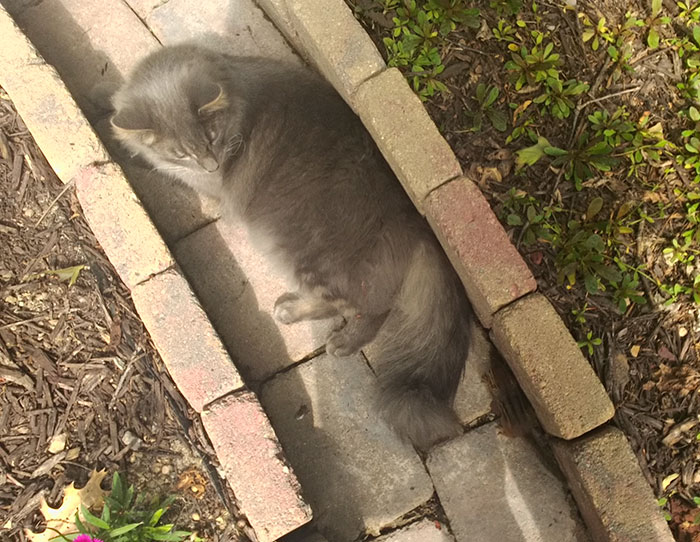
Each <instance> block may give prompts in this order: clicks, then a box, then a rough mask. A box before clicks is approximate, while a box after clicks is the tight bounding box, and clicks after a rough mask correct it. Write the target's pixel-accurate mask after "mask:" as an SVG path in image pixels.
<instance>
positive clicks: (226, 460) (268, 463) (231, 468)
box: [202, 392, 311, 542]
mask: <svg viewBox="0 0 700 542" xmlns="http://www.w3.org/2000/svg"><path fill="white" fill-rule="evenodd" d="M202 423H203V424H204V428H205V430H206V432H207V434H208V435H209V438H210V439H211V442H212V444H213V445H214V450H215V451H216V455H217V457H218V458H219V462H220V463H221V466H222V467H223V470H224V473H225V475H226V479H227V480H228V483H229V485H230V486H231V489H233V493H234V495H235V496H236V501H237V502H238V504H239V506H240V509H241V512H243V513H244V514H245V516H246V518H247V519H248V521H249V522H250V525H251V527H253V530H254V531H255V534H256V535H257V538H258V541H259V542H272V541H274V540H277V539H278V538H279V537H281V536H283V535H285V534H287V533H289V532H291V531H293V530H294V529H296V528H298V527H300V526H302V525H304V524H305V523H307V522H308V521H309V520H310V519H311V510H310V508H309V507H308V505H307V504H306V503H305V502H304V499H303V498H302V496H301V488H300V487H299V482H298V481H297V479H296V477H295V476H294V473H293V472H292V470H291V469H290V467H289V465H287V463H286V462H285V461H284V460H283V459H282V457H283V456H282V454H283V452H282V449H281V448H280V445H279V442H278V441H277V437H276V436H275V432H274V431H273V430H272V427H271V426H270V422H269V420H268V419H267V417H266V416H265V413H264V412H263V410H262V408H261V407H260V403H258V400H257V399H256V397H255V395H254V394H252V393H250V392H241V393H237V394H235V395H233V396H230V397H226V398H224V399H221V400H219V401H217V402H216V403H214V404H212V405H210V406H209V407H208V408H207V409H206V410H205V411H204V412H203V413H202Z"/></svg>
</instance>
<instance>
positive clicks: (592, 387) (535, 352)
mask: <svg viewBox="0 0 700 542" xmlns="http://www.w3.org/2000/svg"><path fill="white" fill-rule="evenodd" d="M491 336H492V338H493V342H494V343H495V345H496V346H497V347H498V350H499V351H500V352H501V354H502V355H503V357H504V358H505V359H506V361H507V362H508V365H510V368H511V369H512V370H513V374H514V375H515V377H516V378H517V379H518V382H519V383H520V386H521V387H522V389H523V391H524V392H525V394H526V395H527V397H528V399H529V400H530V402H531V403H532V406H533V408H534V409H535V412H536V413H537V417H538V419H539V420H540V423H541V424H542V426H543V427H544V429H545V430H546V431H547V432H548V433H550V434H551V435H554V436H556V437H560V438H563V439H567V440H570V439H574V438H576V437H579V436H581V435H582V434H584V433H586V432H588V431H590V430H592V429H594V428H596V427H598V426H599V425H602V424H603V423H605V422H607V421H608V420H609V419H610V418H612V416H613V414H615V408H614V407H613V404H612V402H611V401H610V399H609V398H608V396H607V394H606V393H605V389H604V388H603V385H602V384H601V383H600V380H598V377H597V376H596V374H595V373H594V372H593V369H592V368H591V366H590V365H589V363H588V361H586V358H584V357H583V354H582V353H581V349H580V348H579V347H578V345H577V344H576V341H574V338H573V337H572V336H571V334H570V333H569V330H568V329H567V328H566V326H565V325H564V322H563V321H562V319H561V318H560V317H559V315H558V314H557V313H556V311H555V310H554V307H552V305H551V304H550V303H549V301H547V299H546V298H545V297H544V296H542V295H540V294H530V295H528V296H527V297H525V298H523V299H519V300H518V301H516V302H515V303H513V304H512V305H510V306H508V307H506V308H504V309H501V310H500V311H499V312H498V313H497V314H496V315H495V317H494V319H493V328H492V329H491Z"/></svg>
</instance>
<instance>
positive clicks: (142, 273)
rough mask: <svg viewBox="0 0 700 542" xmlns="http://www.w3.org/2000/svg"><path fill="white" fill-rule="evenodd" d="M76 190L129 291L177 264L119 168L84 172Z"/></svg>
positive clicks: (101, 167)
mask: <svg viewBox="0 0 700 542" xmlns="http://www.w3.org/2000/svg"><path fill="white" fill-rule="evenodd" d="M75 187H76V191H77V193H78V198H79V199H80V205H81V207H82V209H83V213H84V214H85V218H86V220H87V221H88V224H90V228H91V229H92V231H93V232H95V235H96V236H97V238H98V239H99V240H100V245H102V248H103V249H104V251H105V253H106V254H107V256H108V257H109V260H110V261H111V262H112V265H114V268H115V269H116V270H117V273H119V276H120V277H121V279H122V280H123V281H124V284H126V286H127V287H128V288H129V289H133V288H134V286H136V285H137V284H139V283H140V282H143V281H144V280H146V279H148V278H149V277H151V276H152V275H155V274H157V273H161V272H163V271H165V270H166V269H168V268H170V267H172V266H173V265H174V264H175V262H174V260H173V258H172V255H171V254H170V251H169V250H168V247H167V246H166V245H165V243H164V242H163V240H162V238H161V237H160V235H158V232H157V231H156V229H155V227H154V225H153V223H152V222H151V219H150V218H149V216H148V215H147V214H146V211H144V209H143V207H142V206H141V202H140V201H139V200H138V199H136V198H135V197H134V193H133V192H132V191H131V189H130V187H129V185H128V183H127V180H126V178H125V177H124V175H123V173H122V171H121V169H120V168H119V166H117V165H116V164H114V163H111V162H110V163H107V164H102V165H99V166H88V167H86V168H83V169H82V170H81V171H80V172H79V173H78V174H77V175H76V176H75Z"/></svg>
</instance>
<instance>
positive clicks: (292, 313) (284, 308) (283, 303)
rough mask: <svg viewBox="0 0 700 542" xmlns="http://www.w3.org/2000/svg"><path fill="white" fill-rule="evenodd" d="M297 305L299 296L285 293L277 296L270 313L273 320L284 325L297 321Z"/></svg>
mask: <svg viewBox="0 0 700 542" xmlns="http://www.w3.org/2000/svg"><path fill="white" fill-rule="evenodd" d="M298 303H299V296H297V295H296V294H293V293H286V294H283V295H281V296H279V297H278V298H277V301H275V308H274V309H273V311H272V314H273V315H274V317H275V320H277V321H278V322H280V323H281V324H286V325H289V324H293V323H294V322H297V321H298V320H299V315H298V314H297V313H298V311H297V306H298Z"/></svg>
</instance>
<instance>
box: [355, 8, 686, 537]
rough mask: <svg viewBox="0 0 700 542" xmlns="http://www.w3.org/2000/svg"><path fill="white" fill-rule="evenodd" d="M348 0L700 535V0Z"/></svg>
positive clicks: (682, 521)
mask: <svg viewBox="0 0 700 542" xmlns="http://www.w3.org/2000/svg"><path fill="white" fill-rule="evenodd" d="M348 3H349V5H350V6H351V7H352V8H353V10H354V12H355V14H356V15H357V16H358V18H359V19H360V20H361V21H362V22H363V24H364V26H365V28H366V29H367V30H368V32H369V34H370V35H371V36H372V38H373V39H374V41H375V43H376V44H377V47H378V49H379V50H380V51H381V52H382V53H383V54H384V56H385V59H386V60H387V63H388V65H390V66H397V67H399V68H400V69H401V70H402V71H403V72H404V74H405V75H406V77H407V79H408V80H409V82H410V83H411V85H412V86H413V88H414V90H415V91H416V93H417V94H419V96H421V98H422V99H423V100H425V104H426V107H427V109H428V111H429V113H430V115H431V117H432V118H433V120H434V121H435V123H436V124H437V126H438V128H439V129H440V131H441V133H442V134H443V136H444V137H445V138H446V139H447V141H448V142H449V143H450V146H451V147H452V149H453V150H454V152H455V154H456V155H457V157H458V159H459V161H460V163H461V165H462V168H463V170H464V171H465V173H466V174H467V175H468V176H469V177H471V178H472V179H473V180H475V181H477V182H478V184H479V187H480V188H481V190H482V192H483V193H484V194H485V195H486V197H487V198H488V199H489V202H490V204H491V206H492V208H493V209H494V210H495V211H496V213H497V215H498V216H499V218H500V220H501V222H502V223H503V225H504V226H505V227H506V229H507V230H508V231H509V234H510V236H511V240H512V241H513V243H514V244H515V245H516V247H517V248H518V249H519V251H520V252H521V254H522V255H523V257H524V258H525V259H526V261H527V262H528V264H529V267H530V269H531V270H532V272H533V273H534V275H535V277H536V279H537V282H538V288H539V290H540V292H542V293H544V294H545V295H546V296H547V298H548V299H549V301H550V302H552V304H553V305H554V306H555V307H556V309H557V312H558V313H559V314H560V315H561V316H562V318H563V319H564V320H565V322H566V323H567V325H568V327H569V329H570V330H571V331H572V333H573V335H574V337H575V338H576V339H577V340H578V342H579V346H580V347H581V348H582V351H583V352H584V354H585V355H586V356H587V357H588V359H589V361H590V362H591V365H592V366H593V367H594V369H595V370H596V373H597V374H598V376H599V377H600V379H601V381H602V382H603V383H604V384H605V386H606V389H607V392H608V394H609V396H610V397H611V398H612V400H613V402H614V403H615V406H616V415H615V422H616V424H617V425H618V426H619V427H620V428H621V429H622V430H623V431H624V432H625V434H626V435H627V437H628V439H629V440H630V442H631V443H632V446H633V448H634V451H635V453H636V455H637V458H638V460H639V463H640V465H641V467H642V471H643V473H644V475H645V477H646V479H647V481H648V482H649V484H650V485H651V486H652V488H653V489H654V491H655V493H656V495H657V497H658V498H659V499H660V504H661V505H662V506H664V509H665V510H666V511H667V513H668V517H669V518H671V516H672V518H671V519H672V521H671V524H672V528H673V530H674V533H675V535H676V536H677V538H678V539H680V540H686V539H694V538H693V537H698V534H697V531H698V529H697V527H695V526H694V525H693V524H692V521H693V520H694V518H695V517H696V516H697V515H698V513H699V512H698V511H697V510H695V497H697V495H698V493H700V470H699V469H698V464H697V461H698V457H700V440H699V439H698V429H699V428H700V425H699V421H698V396H699V395H700V361H699V359H698V336H699V334H700V324H699V323H698V310H699V303H700V268H698V263H697V258H696V256H697V255H698V253H699V251H700V228H699V227H698V225H699V222H700V214H699V213H698V199H700V184H698V181H699V180H700V177H699V176H698V174H699V173H700V169H699V168H698V159H697V157H698V154H699V151H700V141H699V139H700V136H698V132H697V129H698V121H699V120H700V113H698V109H700V104H699V103H698V79H697V77H698V75H697V71H696V70H697V68H698V66H699V65H700V61H699V59H700V23H699V21H700V5H694V4H692V5H687V4H685V3H682V2H678V3H677V4H676V3H674V2H667V3H661V2H660V1H654V2H651V3H650V4H648V5H647V4H642V3H632V4H630V3H619V2H614V1H607V2H604V3H599V4H597V5H595V6H594V5H593V4H590V3H579V4H578V6H576V7H575V9H574V8H571V7H569V8H567V7H566V6H564V5H562V6H559V5H553V4H549V3H541V2H534V3H529V4H525V3H521V2H518V1H517V0H508V1H492V2H489V3H486V2H483V3H479V4H474V5H470V6H469V7H468V8H466V7H464V3H462V2H450V1H442V2H441V1H437V0H431V1H426V2H421V1H419V2H413V1H406V2H404V1H403V0H383V1H371V0H356V1H355V0H353V1H349V2H348ZM574 4H575V3H574Z"/></svg>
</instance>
